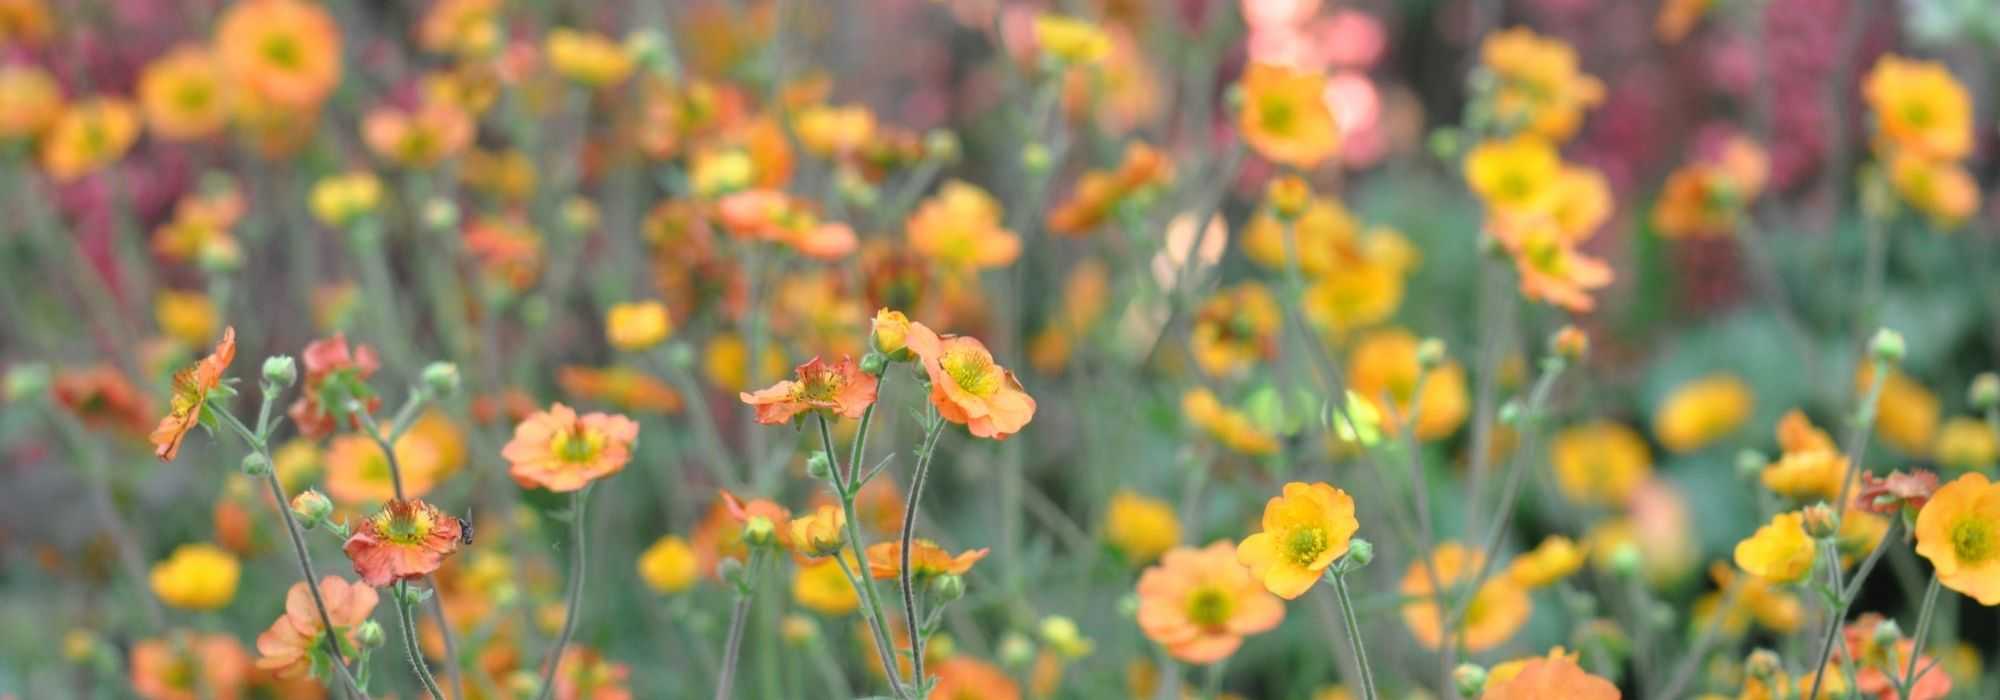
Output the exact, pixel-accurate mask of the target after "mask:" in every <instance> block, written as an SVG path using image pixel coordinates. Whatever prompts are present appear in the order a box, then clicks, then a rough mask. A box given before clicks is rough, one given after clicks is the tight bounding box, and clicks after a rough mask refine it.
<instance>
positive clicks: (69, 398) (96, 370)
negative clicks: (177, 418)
mask: <svg viewBox="0 0 2000 700" xmlns="http://www.w3.org/2000/svg"><path fill="white" fill-rule="evenodd" d="M51 393H53V394H54V395H55V398H56V403H59V404H62V406H63V408H67V409H69V411H70V413H74V414H76V417H77V419H78V420H81V421H83V424H84V425H87V426H90V427H92V428H97V429H101V430H117V431H120V432H124V433H129V434H133V435H140V434H144V433H145V432H146V428H147V427H148V426H150V425H151V424H152V422H153V407H152V405H151V402H149V401H147V400H146V395H145V394H141V393H139V390H138V389H137V388H135V387H133V386H132V382H130V381H128V380H126V379H125V374H124V373H122V372H119V371H118V368H116V367H112V366H110V365H98V366H96V367H92V368H90V369H86V370H77V371H70V372H62V373H60V374H57V375H56V379H55V385H54V386H53V387H52V388H51Z"/></svg>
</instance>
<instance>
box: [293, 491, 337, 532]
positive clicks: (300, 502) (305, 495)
mask: <svg viewBox="0 0 2000 700" xmlns="http://www.w3.org/2000/svg"><path fill="white" fill-rule="evenodd" d="M292 514H293V515H296V516H298V517H299V524H300V525H304V526H306V527H308V528H310V527H314V526H317V525H319V524H320V523H322V522H325V521H326V519H327V517H328V516H331V515H333V501H332V500H329V499H328V498H327V497H326V494H323V493H320V492H319V491H317V490H313V489H307V490H305V491H302V492H300V493H299V495H297V496H293V497H292Z"/></svg>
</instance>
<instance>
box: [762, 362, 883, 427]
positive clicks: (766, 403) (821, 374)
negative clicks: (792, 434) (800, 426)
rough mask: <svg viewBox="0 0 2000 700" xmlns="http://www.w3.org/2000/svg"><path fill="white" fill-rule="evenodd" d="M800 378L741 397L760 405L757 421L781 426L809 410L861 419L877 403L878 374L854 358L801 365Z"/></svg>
mask: <svg viewBox="0 0 2000 700" xmlns="http://www.w3.org/2000/svg"><path fill="white" fill-rule="evenodd" d="M795 371H796V373H797V376H798V379H786V380H782V381H779V382H778V383H776V384H772V385H771V386H768V387H765V388H763V389H759V390H757V391H754V392H749V391H746V392H741V393H739V394H737V398H738V399H740V400H741V401H743V403H746V404H750V405H751V406H755V407H757V422H759V423H763V424H765V425H778V424H781V423H786V422H790V421H791V420H792V419H793V418H796V417H798V416H799V414H801V413H805V412H807V411H825V412H828V413H832V414H834V415H837V416H841V417H843V418H860V417H861V414H862V412H863V411H866V410H868V406H869V405H871V404H873V403H875V387H876V384H877V381H876V379H875V375H872V374H868V373H867V372H863V371H861V367H860V365H858V364H856V363H855V362H854V358H852V357H847V356H842V357H841V358H840V361H839V362H836V363H833V364H827V363H826V362H823V361H821V360H820V358H817V357H815V358H813V359H812V361H811V362H807V363H805V364H803V365H799V366H798V368H797V369H796V370H795Z"/></svg>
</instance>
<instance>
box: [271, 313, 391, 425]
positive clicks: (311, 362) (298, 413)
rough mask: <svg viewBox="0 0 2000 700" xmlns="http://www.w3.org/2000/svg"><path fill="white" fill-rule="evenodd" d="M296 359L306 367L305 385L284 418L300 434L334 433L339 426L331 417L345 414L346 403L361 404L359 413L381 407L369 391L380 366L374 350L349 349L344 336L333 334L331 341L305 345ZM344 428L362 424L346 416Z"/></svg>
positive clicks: (370, 411) (372, 411)
mask: <svg viewBox="0 0 2000 700" xmlns="http://www.w3.org/2000/svg"><path fill="white" fill-rule="evenodd" d="M299 358H300V362H301V363H302V364H304V365H305V370H306V376H305V384H304V388H302V389H301V390H300V391H299V398H298V400H296V401H293V402H292V407H291V408H290V409H289V410H287V411H286V415H289V416H291V418H292V423H293V424H295V425H297V426H298V427H299V434H300V435H303V436H305V437H307V438H311V439H318V438H322V437H325V436H327V435H329V434H331V433H333V431H334V430H335V429H337V428H339V427H341V426H340V425H338V423H339V421H336V420H335V418H334V417H335V416H336V415H342V414H344V413H346V411H347V406H346V405H345V404H346V402H347V401H349V400H357V401H360V402H361V410H363V411H367V412H369V413H371V414H372V413H374V412H375V411H376V410H377V409H380V408H381V407H382V397H380V396H376V395H375V392H373V391H371V390H369V388H368V377H370V376H372V375H374V374H375V370H376V369H378V368H380V367H381V363H380V362H379V361H377V360H376V359H375V349H374V348H371V347H368V346H366V345H355V346H354V347H353V348H349V347H348V345H347V335H346V334H344V333H334V334H333V337H331V338H321V339H319V340H315V341H312V342H310V343H306V348H305V350H304V351H303V352H300V353H299ZM329 403H332V404H333V405H331V406H329V405H328V404H329ZM345 426H346V427H348V428H359V427H360V426H361V421H360V419H359V418H357V417H354V416H349V417H348V418H347V421H346V423H345Z"/></svg>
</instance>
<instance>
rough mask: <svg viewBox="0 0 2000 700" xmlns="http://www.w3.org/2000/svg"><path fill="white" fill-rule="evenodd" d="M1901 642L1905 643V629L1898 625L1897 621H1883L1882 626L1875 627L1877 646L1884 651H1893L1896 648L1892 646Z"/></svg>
mask: <svg viewBox="0 0 2000 700" xmlns="http://www.w3.org/2000/svg"><path fill="white" fill-rule="evenodd" d="M1900 641H1903V627H1902V626H1901V625H1898V624H1896V621H1895V620H1883V621H1882V622H1881V624H1878V625H1875V644H1876V645H1877V646H1880V647H1882V648H1884V649H1892V648H1894V647H1893V646H1892V645H1894V644H1895V643H1897V642H1900Z"/></svg>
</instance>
